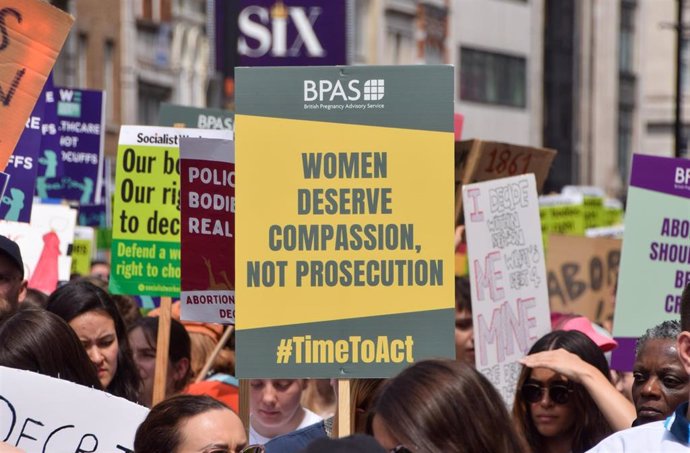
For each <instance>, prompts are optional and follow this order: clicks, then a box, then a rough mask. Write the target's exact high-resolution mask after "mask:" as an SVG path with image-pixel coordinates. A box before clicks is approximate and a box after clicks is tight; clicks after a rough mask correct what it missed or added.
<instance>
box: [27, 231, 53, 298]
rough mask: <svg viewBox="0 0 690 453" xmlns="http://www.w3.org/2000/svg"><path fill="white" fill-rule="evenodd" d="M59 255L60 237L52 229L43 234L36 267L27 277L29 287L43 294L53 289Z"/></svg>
mask: <svg viewBox="0 0 690 453" xmlns="http://www.w3.org/2000/svg"><path fill="white" fill-rule="evenodd" d="M59 256H60V238H59V237H58V235H57V234H55V232H54V231H51V232H49V233H46V234H44V235H43V250H42V251H41V257H40V258H39V259H38V264H36V269H34V271H33V273H32V274H31V279H29V288H34V289H37V290H39V291H42V292H44V293H45V294H50V293H52V292H53V291H55V288H57V283H58V257H59Z"/></svg>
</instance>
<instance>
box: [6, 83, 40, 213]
mask: <svg viewBox="0 0 690 453" xmlns="http://www.w3.org/2000/svg"><path fill="white" fill-rule="evenodd" d="M44 106H45V97H44V96H43V95H41V96H39V97H38V100H37V101H36V105H34V109H33V111H32V112H31V116H29V119H28V120H26V125H25V126H24V132H22V135H21V137H19V142H17V146H16V147H15V148H14V152H13V153H12V155H11V156H10V160H9V161H8V163H7V167H6V168H5V171H6V172H7V174H8V175H9V177H10V179H9V183H8V184H7V187H6V188H5V194H4V195H2V198H1V199H2V203H0V219H4V220H12V221H14V222H26V223H29V222H30V220H31V205H32V203H33V199H34V187H35V186H36V175H37V174H38V156H39V152H40V149H41V138H42V135H41V123H42V121H41V117H42V116H43V110H44Z"/></svg>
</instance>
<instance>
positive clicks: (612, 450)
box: [587, 416, 690, 453]
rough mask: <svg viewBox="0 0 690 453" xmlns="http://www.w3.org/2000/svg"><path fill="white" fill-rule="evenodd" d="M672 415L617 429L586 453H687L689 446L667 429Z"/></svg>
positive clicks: (671, 421) (671, 420)
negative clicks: (659, 419) (657, 420)
mask: <svg viewBox="0 0 690 453" xmlns="http://www.w3.org/2000/svg"><path fill="white" fill-rule="evenodd" d="M673 417H674V416H672V417H670V418H668V419H666V420H662V421H660V422H652V423H647V424H644V425H641V426H636V427H634V428H630V429H626V430H624V431H618V432H617V433H614V434H612V435H610V436H609V437H607V438H606V439H604V440H602V441H601V442H599V444H597V446H595V447H594V448H592V449H591V450H589V451H588V452H587V453H652V452H654V453H676V452H684V453H688V452H690V446H688V445H687V444H685V443H683V442H682V441H681V440H680V439H678V438H677V437H676V436H674V435H673V434H672V433H671V431H669V429H670V425H671V423H673Z"/></svg>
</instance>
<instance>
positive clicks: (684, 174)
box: [675, 167, 690, 186]
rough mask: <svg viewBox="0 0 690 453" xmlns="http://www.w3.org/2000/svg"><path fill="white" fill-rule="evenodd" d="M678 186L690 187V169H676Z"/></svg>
mask: <svg viewBox="0 0 690 453" xmlns="http://www.w3.org/2000/svg"><path fill="white" fill-rule="evenodd" d="M675 182H676V185H683V186H688V185H690V168H683V167H676V180H675Z"/></svg>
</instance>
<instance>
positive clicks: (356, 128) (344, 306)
mask: <svg viewBox="0 0 690 453" xmlns="http://www.w3.org/2000/svg"><path fill="white" fill-rule="evenodd" d="M237 76H238V78H237V82H238V84H237V88H238V90H237V95H238V97H237V108H238V110H237V112H238V113H237V115H236V116H235V120H236V124H237V130H238V131H241V134H238V136H237V139H239V140H240V141H237V142H236V145H237V156H236V157H237V174H238V185H237V217H236V221H237V224H236V225H237V242H236V248H237V253H236V268H237V275H236V284H237V300H238V303H237V354H238V356H237V371H238V374H239V375H240V376H242V377H267V376H271V377H306V376H312V377H377V376H378V377H385V376H390V375H393V374H395V373H396V372H398V371H399V370H400V369H402V368H404V367H406V366H408V365H409V364H410V363H411V362H413V361H416V360H420V359H423V358H425V357H431V356H434V357H439V356H446V357H452V356H454V344H453V305H454V303H453V290H454V285H453V242H452V239H453V238H452V236H453V234H452V233H453V217H452V214H453V192H452V189H451V188H452V184H453V122H452V120H453V115H452V86H453V82H452V68H450V67H433V66H424V67H422V66H415V67H379V68H367V67H356V68H354V67H352V68H350V67H342V68H252V69H243V68H241V69H238V72H237ZM422 151H423V152H422Z"/></svg>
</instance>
